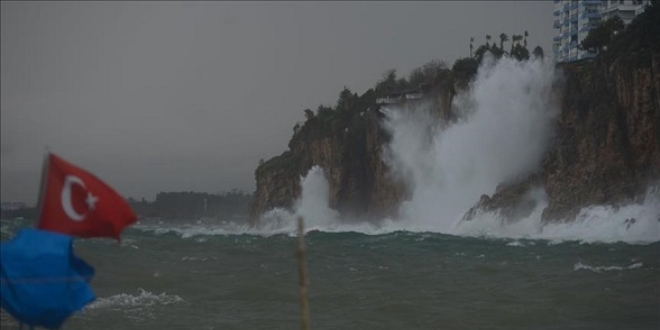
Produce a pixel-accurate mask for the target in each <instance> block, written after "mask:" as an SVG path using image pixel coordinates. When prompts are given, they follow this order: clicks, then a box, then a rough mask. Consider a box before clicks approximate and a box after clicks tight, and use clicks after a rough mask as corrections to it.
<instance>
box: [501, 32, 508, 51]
mask: <svg viewBox="0 0 660 330" xmlns="http://www.w3.org/2000/svg"><path fill="white" fill-rule="evenodd" d="M507 40H509V36H508V35H506V33H502V34H500V49H504V42H505V41H507Z"/></svg>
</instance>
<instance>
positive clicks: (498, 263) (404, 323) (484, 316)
mask: <svg viewBox="0 0 660 330" xmlns="http://www.w3.org/2000/svg"><path fill="white" fill-rule="evenodd" d="M26 225H27V223H25V222H11V221H2V239H3V241H5V240H7V239H9V238H10V237H11V236H13V234H14V233H15V232H16V230H17V229H18V228H20V227H23V226H26ZM206 226H207V229H208V230H207V231H206V232H208V233H214V234H213V235H208V234H203V233H204V232H205V231H203V230H200V229H199V228H198V227H195V228H196V229H191V228H192V227H190V226H178V227H172V226H168V225H162V224H161V225H159V224H152V225H144V224H143V225H138V226H136V228H130V229H128V230H126V231H125V233H124V235H123V240H122V242H121V245H117V243H116V242H115V241H112V240H109V239H92V240H76V242H75V250H76V253H77V254H78V255H80V256H81V257H82V258H83V259H85V260H86V261H87V262H89V263H90V264H92V265H93V266H94V267H95V268H96V271H97V276H96V277H95V278H94V279H93V281H92V287H93V289H94V291H95V293H96V295H97V300H96V301H95V302H93V303H92V304H90V305H88V306H87V308H85V310H83V311H82V312H80V313H77V314H76V315H75V316H73V317H72V318H70V319H69V320H68V321H67V322H66V323H65V325H64V327H63V328H64V329H295V328H298V327H299V315H300V312H299V311H300V309H299V300H298V287H297V280H298V278H297V271H296V261H295V257H294V250H295V244H296V241H295V237H293V235H291V234H286V233H282V234H274V235H263V234H259V235H257V234H239V233H235V234H227V233H224V234H223V232H224V231H223V230H221V229H220V227H219V225H218V226H216V227H213V225H206ZM306 244H307V248H308V254H307V266H308V275H309V278H310V285H309V299H310V312H311V318H312V322H311V326H312V329H658V328H660V243H658V242H655V243H643V244H627V243H607V244H605V243H593V242H592V243H582V242H580V241H564V242H560V241H549V240H531V239H504V238H498V239H490V238H488V239H487V238H476V237H458V236H451V235H444V234H437V233H424V232H421V233H413V232H406V231H395V232H390V233H381V234H372V235H368V234H363V233H356V232H333V233H328V232H319V231H312V232H309V233H308V234H307V235H306ZM13 327H15V323H14V322H13V321H12V320H11V319H10V317H9V316H7V314H5V313H3V315H2V328H3V329H8V328H13Z"/></svg>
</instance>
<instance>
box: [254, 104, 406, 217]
mask: <svg viewBox="0 0 660 330" xmlns="http://www.w3.org/2000/svg"><path fill="white" fill-rule="evenodd" d="M356 103H357V104H355V105H353V106H351V107H348V108H347V109H344V110H330V109H323V108H320V110H319V113H318V114H317V115H315V116H312V117H309V118H308V119H307V121H306V122H305V123H304V125H302V127H299V128H297V129H296V131H295V133H294V135H293V137H292V138H291V141H290V142H289V150H288V151H286V152H284V153H283V154H282V155H280V156H277V157H274V158H272V159H270V160H268V161H266V162H265V163H263V164H261V165H260V166H259V167H258V168H257V170H256V172H255V178H256V181H257V190H256V192H255V194H254V199H253V202H252V205H251V208H250V219H251V221H252V223H255V222H256V220H257V219H258V216H259V215H260V214H262V213H263V212H264V211H267V210H269V209H271V208H274V207H284V208H290V207H292V206H293V203H294V201H295V200H296V199H297V198H298V197H299V196H300V194H301V187H300V179H301V177H303V176H305V175H306V174H307V171H309V169H310V168H311V167H312V166H314V165H319V166H321V167H322V168H323V169H324V170H325V171H326V178H327V179H328V182H329V185H330V196H329V197H330V200H329V205H330V207H331V208H333V209H336V210H338V211H339V212H340V214H342V215H343V216H345V217H350V218H354V219H355V218H372V217H382V216H385V215H391V214H393V213H394V212H395V211H396V208H397V205H398V204H399V201H400V200H401V199H402V196H403V193H404V190H403V185H402V184H401V183H400V182H396V181H395V180H394V179H393V178H391V177H390V176H389V175H388V173H387V166H386V165H385V164H384V163H383V161H382V154H383V146H384V145H385V143H386V141H387V138H388V137H387V135H386V134H385V132H384V131H383V129H382V127H381V125H380V122H381V118H382V114H381V113H380V112H379V110H378V107H377V106H376V104H375V98H374V95H373V92H370V93H366V94H365V95H363V96H362V97H360V98H359V99H358V100H357V102H356Z"/></svg>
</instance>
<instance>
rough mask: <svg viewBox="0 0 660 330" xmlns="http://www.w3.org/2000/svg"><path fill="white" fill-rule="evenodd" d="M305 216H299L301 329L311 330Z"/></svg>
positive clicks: (297, 253)
mask: <svg viewBox="0 0 660 330" xmlns="http://www.w3.org/2000/svg"><path fill="white" fill-rule="evenodd" d="M303 229H304V228H303V218H302V217H298V251H297V252H296V256H297V257H298V280H299V281H298V285H299V286H300V311H301V319H300V321H301V323H300V329H301V330H309V304H308V302H307V274H306V272H305V233H304V230H303Z"/></svg>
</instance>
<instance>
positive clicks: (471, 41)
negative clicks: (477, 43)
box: [470, 37, 474, 57]
mask: <svg viewBox="0 0 660 330" xmlns="http://www.w3.org/2000/svg"><path fill="white" fill-rule="evenodd" d="M473 42H474V37H471V38H470V57H472V48H473V47H474V46H472V43H473Z"/></svg>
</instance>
